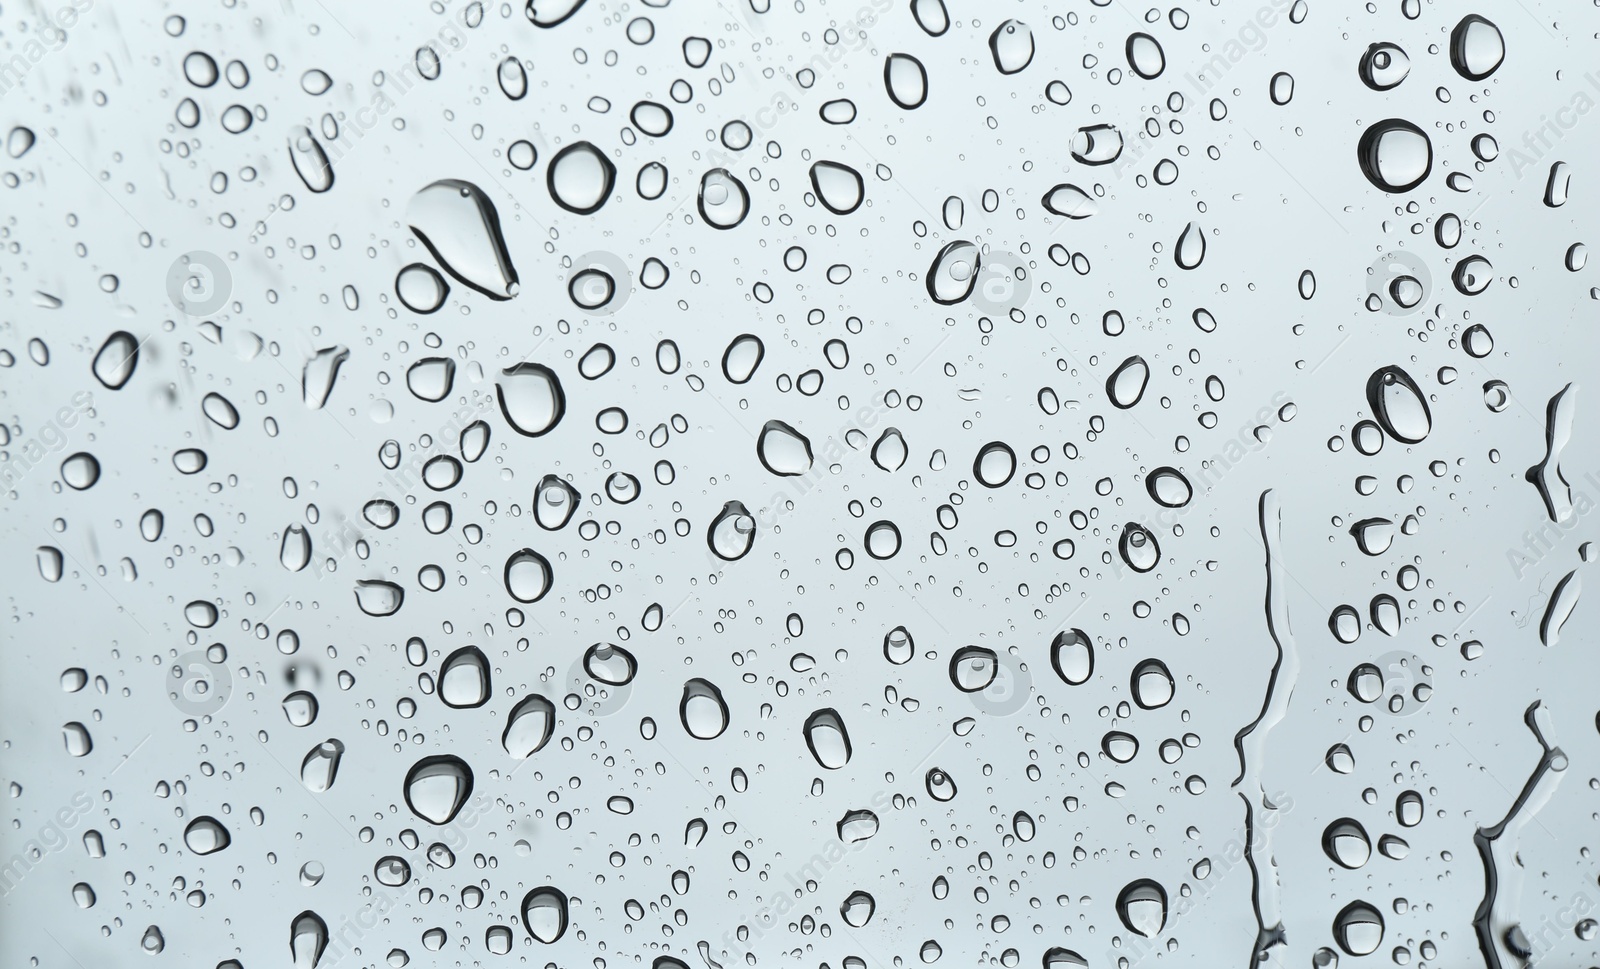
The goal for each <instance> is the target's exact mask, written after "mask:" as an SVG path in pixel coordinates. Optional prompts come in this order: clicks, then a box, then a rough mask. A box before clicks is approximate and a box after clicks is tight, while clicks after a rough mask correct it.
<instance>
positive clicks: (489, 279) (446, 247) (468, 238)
mask: <svg viewBox="0 0 1600 969" xmlns="http://www.w3.org/2000/svg"><path fill="white" fill-rule="evenodd" d="M406 219H407V223H408V224H409V225H410V226H411V231H412V232H414V233H416V235H417V238H419V239H421V240H422V244H423V245H425V246H427V248H428V251H429V252H430V253H432V254H433V258H434V259H435V260H437V261H438V263H439V265H440V266H443V267H444V270H445V272H448V273H449V274H450V275H451V276H453V277H454V278H455V279H456V281H457V282H460V283H462V284H463V285H466V286H470V287H472V288H473V289H475V290H477V291H478V292H480V293H482V294H484V295H485V296H488V297H489V298H490V299H497V300H504V299H510V298H511V297H513V296H515V295H517V270H516V269H515V268H514V267H513V266H512V265H511V255H510V253H509V252H507V251H506V242H505V237H504V236H503V235H502V234H501V231H500V214H499V213H498V212H496V211H495V207H494V203H493V202H491V201H489V197H488V196H487V195H485V194H484V193H483V190H482V189H480V188H478V186H476V185H474V184H472V183H471V182H466V181H462V180H460V179H455V178H446V179H441V180H440V181H437V182H434V183H433V184H431V185H429V186H427V187H426V188H424V189H422V190H421V191H420V192H418V193H417V194H416V195H415V196H413V197H412V199H411V204H410V205H409V207H408V208H407V211H406Z"/></svg>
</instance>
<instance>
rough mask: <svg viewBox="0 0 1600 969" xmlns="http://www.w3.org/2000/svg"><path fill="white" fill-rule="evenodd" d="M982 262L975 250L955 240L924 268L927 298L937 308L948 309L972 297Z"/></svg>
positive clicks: (969, 243) (961, 241)
mask: <svg viewBox="0 0 1600 969" xmlns="http://www.w3.org/2000/svg"><path fill="white" fill-rule="evenodd" d="M981 263H982V259H981V257H980V256H979V255H978V247H977V246H976V245H974V244H973V243H971V242H968V241H966V240H965V239H957V240H956V241H955V242H951V243H949V244H947V245H946V246H945V247H944V248H943V249H940V250H939V254H938V255H937V256H934V257H933V264H932V265H931V266H929V267H928V278H927V287H928V295H929V296H930V297H931V298H932V299H933V301H934V302H935V303H938V304H940V305H941V306H951V305H953V304H956V303H959V302H961V301H962V300H964V299H966V298H967V297H968V296H971V295H972V290H973V287H975V286H976V285H977V284H978V270H979V268H980V266H981Z"/></svg>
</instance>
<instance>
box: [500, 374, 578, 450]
mask: <svg viewBox="0 0 1600 969" xmlns="http://www.w3.org/2000/svg"><path fill="white" fill-rule="evenodd" d="M495 390H496V391H497V394H496V396H497V397H498V398H499V401H500V413H501V414H502V415H503V416H504V417H505V419H506V423H507V424H510V425H511V429H512V430H514V431H516V432H517V433H518V434H522V435H524V436H526V437H539V436H541V435H544V434H548V433H549V432H550V430H551V429H552V428H554V427H555V426H556V425H557V424H559V423H560V422H561V418H562V416H563V415H565V414H566V412H567V395H566V393H565V392H564V391H563V390H562V389H561V378H559V377H557V376H556V374H555V371H554V370H551V369H550V368H549V367H546V366H544V365H543V364H539V363H519V364H516V365H515V366H511V367H507V368H505V369H504V370H502V371H500V380H499V381H498V382H497V383H496V384H495Z"/></svg>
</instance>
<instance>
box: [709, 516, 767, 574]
mask: <svg viewBox="0 0 1600 969" xmlns="http://www.w3.org/2000/svg"><path fill="white" fill-rule="evenodd" d="M755 541H756V520H755V516H753V515H751V514H750V509H748V508H746V507H745V506H744V502H742V501H729V502H726V503H724V504H723V506H722V511H720V512H718V513H717V516H716V517H715V518H713V519H712V520H711V526H710V528H708V529H707V530H706V544H707V545H708V546H710V548H711V551H712V554H714V555H716V556H717V558H720V559H723V560H725V561H728V562H737V561H738V560H739V559H742V558H744V557H745V556H746V555H747V554H749V552H750V548H751V546H753V545H754V544H755Z"/></svg>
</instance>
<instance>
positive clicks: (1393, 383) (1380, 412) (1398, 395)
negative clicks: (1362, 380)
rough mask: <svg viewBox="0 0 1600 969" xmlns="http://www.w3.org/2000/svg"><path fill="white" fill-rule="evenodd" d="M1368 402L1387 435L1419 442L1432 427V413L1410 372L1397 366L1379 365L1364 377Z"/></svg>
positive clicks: (1396, 438) (1402, 440) (1403, 440)
mask: <svg viewBox="0 0 1600 969" xmlns="http://www.w3.org/2000/svg"><path fill="white" fill-rule="evenodd" d="M1367 405H1368V406H1370V407H1371V408H1372V412H1373V416H1374V417H1376V418H1377V420H1378V424H1379V425H1380V426H1382V427H1383V429H1384V430H1385V431H1387V432H1388V434H1389V436H1390V437H1392V438H1394V439H1395V440H1397V441H1400V442H1402V443H1404V444H1418V443H1420V442H1421V441H1422V439H1423V438H1425V437H1427V436H1428V432H1429V431H1430V430H1432V428H1433V415H1432V414H1431V413H1430V412H1429V410H1428V402H1427V400H1425V399H1424V398H1423V396H1422V390H1421V389H1420V388H1418V387H1417V383H1416V381H1414V380H1412V379H1411V375H1410V374H1408V373H1406V372H1405V371H1404V370H1402V369H1400V368H1399V367H1396V366H1388V367H1380V368H1379V369H1378V370H1376V371H1374V372H1373V374H1372V376H1371V377H1369V378H1368V379H1367Z"/></svg>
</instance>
